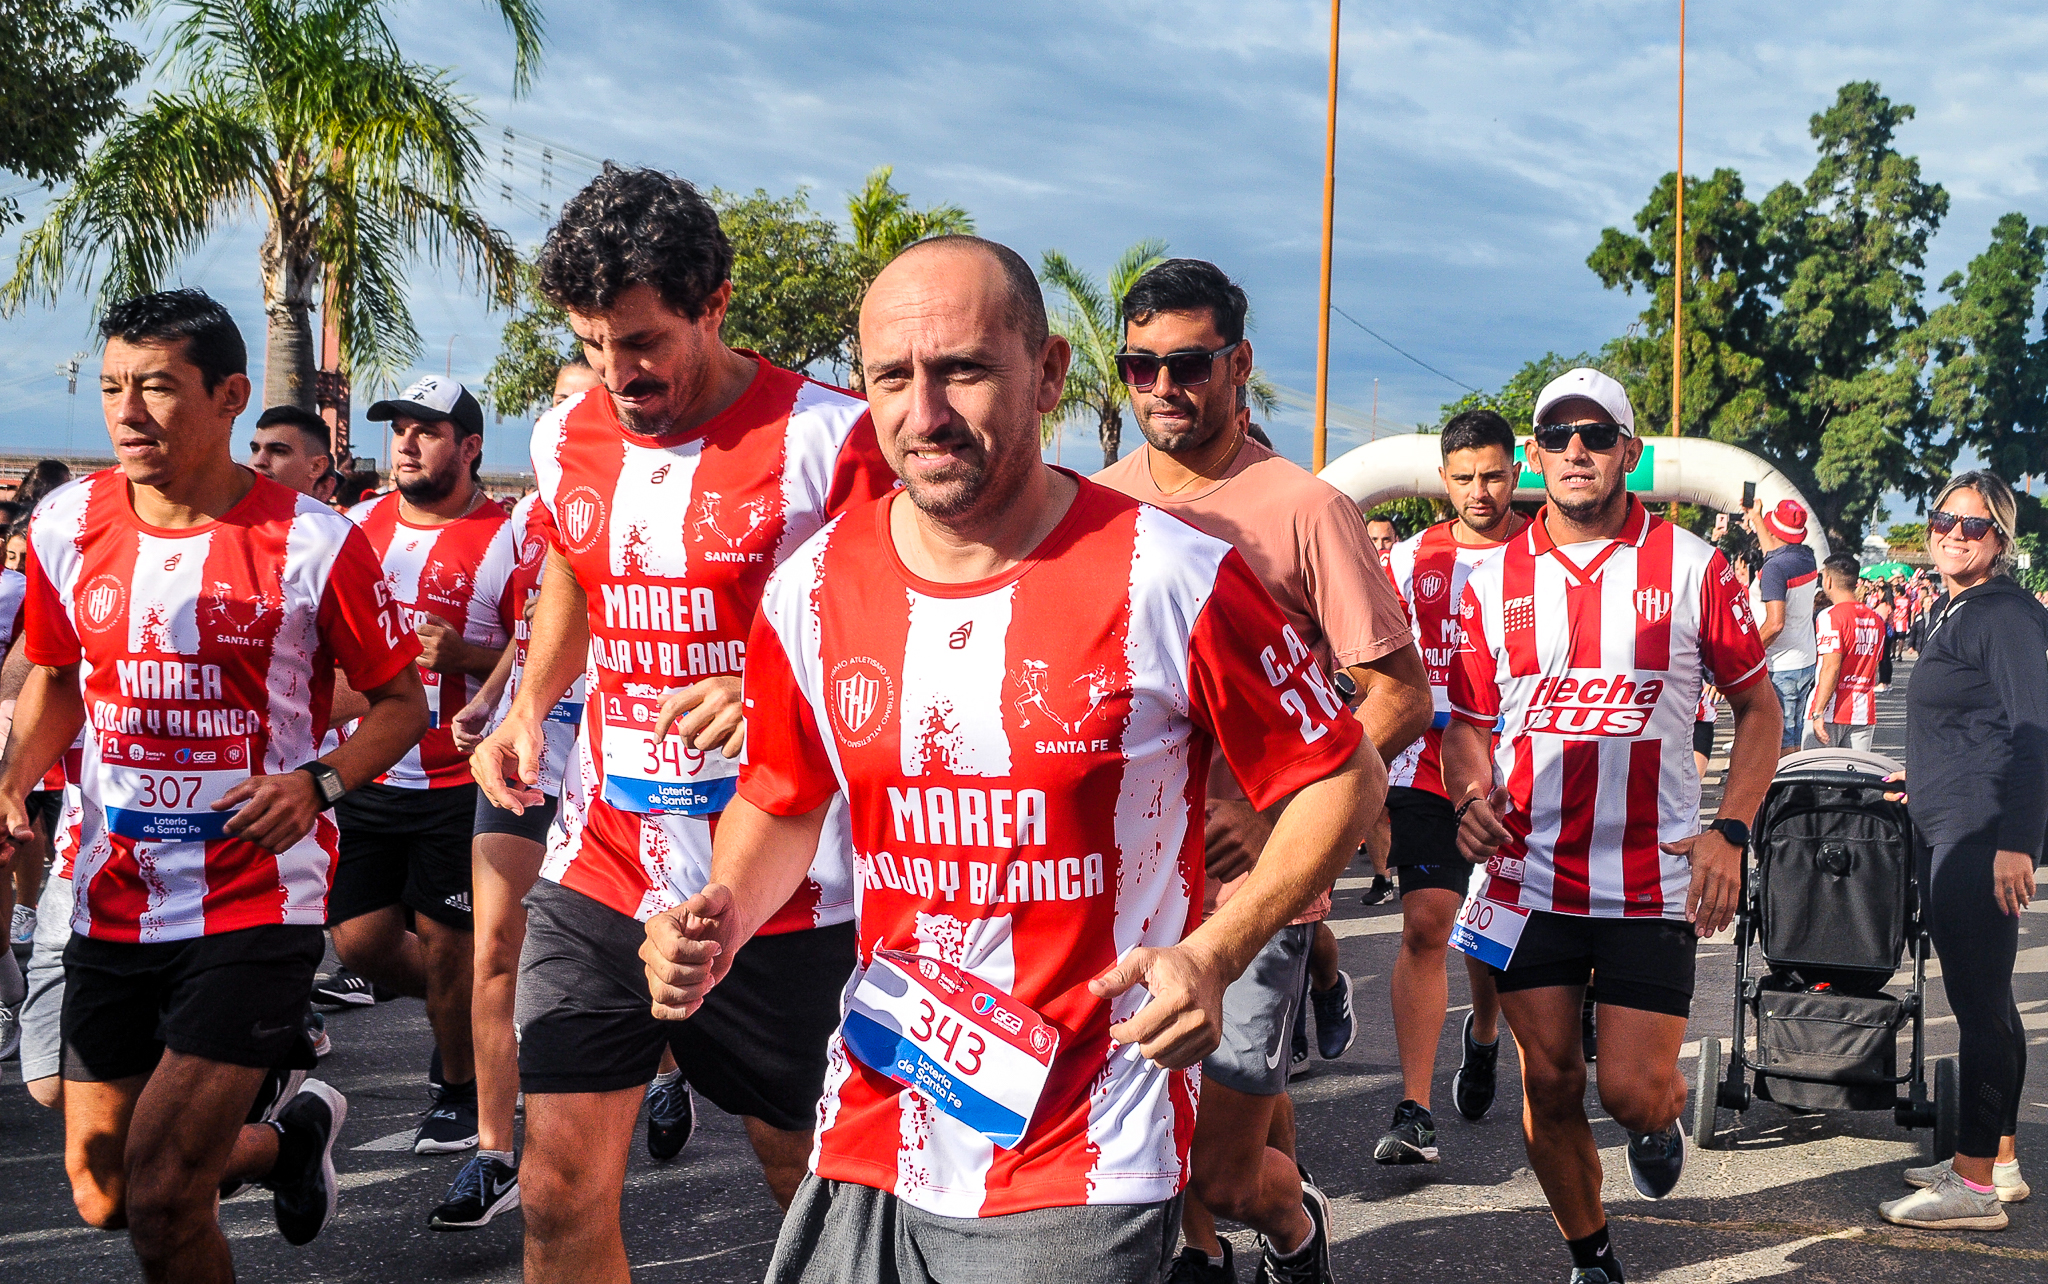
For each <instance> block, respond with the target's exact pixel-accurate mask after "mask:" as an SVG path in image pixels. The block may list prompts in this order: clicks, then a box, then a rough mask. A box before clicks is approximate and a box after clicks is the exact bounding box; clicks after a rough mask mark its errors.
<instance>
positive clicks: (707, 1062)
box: [473, 165, 894, 1284]
mask: <svg viewBox="0 0 2048 1284" xmlns="http://www.w3.org/2000/svg"><path fill="white" fill-rule="evenodd" d="M731 267H732V248H731V246H730V244H729V243H728V242H727V241H726V238H725V234H724V232H723V231H721V230H720V228H719V226H718V216H717V213H716V212H715V211H714V210H713V209H712V208H711V205H710V204H709V202H707V201H706V200H705V199H704V198H703V196H701V195H700V194H699V193H698V192H697V190H696V189H695V188H693V187H691V186H690V185H689V184H688V183H686V182H683V181H682V180H681V179H678V178H674V177H672V176H670V175H667V174H662V173H659V172H657V171H654V170H644V169H643V170H622V169H619V168H617V167H615V166H611V165H607V166H606V167H605V171H604V173H603V174H601V175H600V176H598V177H597V178H595V179H593V180H592V181H591V183H590V184H589V186H587V187H585V188H584V189H583V191H582V192H580V193H579V194H577V196H576V197H574V198H573V199H572V200H570V201H569V202H568V204H566V205H565V206H563V208H562V219H561V222H560V223H559V224H557V225H556V227H555V228H554V230H553V231H552V232H550V233H549V234H548V239H547V243H546V244H545V245H544V246H543V247H542V250H541V256H540V282H541V288H542V290H543V291H545V292H546V294H547V295H548V297H549V298H551V299H552V300H554V301H555V302H556V303H558V304H560V305H561V306H562V307H563V308H564V309H566V310H567V312H568V315H569V323H570V326H571V327H572V328H573V329H574V330H575V332H576V336H577V338H578V339H579V340H580V341H581V342H582V345H583V351H584V353H585V355H586V356H587V357H588V359H589V361H590V365H591V368H592V369H593V370H595V371H596V372H597V375H598V377H599V378H600V379H601V380H602V381H603V383H604V387H605V389H606V391H605V392H604V393H602V394H600V393H596V392H592V393H587V394H585V395H584V396H582V397H579V398H576V399H573V400H571V401H566V402H564V403H563V404H562V406H561V407H560V408H558V409H557V410H555V411H553V412H551V413H549V414H548V415H547V416H546V417H545V418H543V419H542V421H541V423H540V425H539V426H538V427H536V429H535V430H534V436H533V464H534V472H535V476H536V479H537V481H538V484H539V485H538V489H539V494H540V502H541V504H542V505H543V506H544V507H545V509H546V512H547V524H548V528H549V530H550V532H551V534H550V538H551V540H552V547H551V549H550V551H549V553H548V558H547V565H546V569H545V571H544V572H543V575H542V578H541V590H540V600H539V602H538V603H537V605H536V606H535V608H534V614H533V619H532V622H531V629H532V639H531V641H530V643H529V645H528V649H527V658H526V667H525V670H524V672H523V673H522V676H521V679H520V685H519V690H518V691H517V692H516V693H515V695H514V696H513V699H512V704H511V708H510V709H509V710H508V711H507V713H506V715H505V720H504V722H503V724H502V725H501V726H499V728H498V729H497V730H496V731H494V732H493V733H492V734H491V735H490V737H489V738H487V739H486V740H485V741H484V742H483V744H482V745H480V746H478V748H477V750H476V753H475V755H474V757H473V769H474V771H475V773H476V778H477V780H478V781H479V782H481V783H482V785H483V787H484V791H485V794H486V796H488V797H489V798H490V799H491V801H492V802H493V803H494V804H496V805H497V806H499V807H502V808H504V809H506V810H508V811H512V812H518V811H521V810H523V809H525V808H528V807H538V806H542V805H544V798H543V795H542V794H541V791H540V789H539V788H538V785H539V782H540V768H541V761H542V758H543V756H544V752H545V745H546V734H545V727H546V722H547V717H548V713H549V710H551V709H553V708H554V707H555V705H556V703H557V702H558V701H559V700H561V698H562V697H563V695H564V694H565V693H566V692H567V691H568V690H569V688H570V684H571V683H572V682H573V681H574V680H575V678H576V677H577V675H579V674H581V673H584V672H585V668H586V665H587V666H588V669H589V673H590V675H591V679H590V681H591V685H590V690H589V695H588V699H587V700H586V702H585V704H584V710H583V729H582V737H581V740H580V743H579V746H578V750H577V760H576V762H575V764H574V765H573V766H572V767H570V769H569V770H568V772H567V774H566V776H565V778H564V780H563V782H562V797H561V817H560V819H559V820H558V821H557V823H556V825H555V827H554V829H553V830H552V831H551V832H550V835H549V846H548V853H547V856H546V859H545V860H544V861H543V863H542V865H541V870H540V878H539V881H537V882H536V883H535V884H534V886H533V890H532V891H531V892H529V893H528V894H527V897H526V901H525V904H526V909H527V923H526V942H525V945H524V947H523V950H522V952H521V955H520V964H519V982H518V996H517V999H516V1007H515V1012H516V1016H517V1023H518V1029H519V1079H520V1083H521V1085H522V1086H523V1087H524V1089H525V1092H526V1151H525V1154H524V1156H523V1157H522V1163H521V1168H520V1173H519V1182H520V1188H521V1195H520V1198H521V1207H522V1208H523V1210H524V1216H525V1220H526V1278H527V1279H528V1280H529V1281H534V1282H535V1284H539V1282H542V1281H576V1282H577V1284H583V1282H586V1281H616V1280H623V1279H626V1278H627V1273H628V1272H627V1265H626V1250H625V1243H624V1240H623V1239H622V1238H621V1235H620V1230H619V1200H620V1194H621V1191H622V1189H623V1187H624V1182H625V1176H626V1159H627V1153H628V1149H629V1146H630V1142H631V1138H632V1134H633V1123H634V1119H635V1117H636V1116H637V1115H638V1113H639V1111H640V1107H641V1102H642V1099H643V1096H644V1095H645V1092H646V1088H647V1085H648V1082H649V1080H650V1079H651V1078H653V1076H654V1075H655V1073H656V1067H657V1064H658V1063H659V1060H660V1057H661V1052H662V1049H663V1048H664V1047H668V1048H671V1049H672V1050H673V1051H674V1053H675V1059H676V1062H677V1065H678V1066H679V1068H680V1070H681V1077H682V1079H683V1080H685V1081H687V1082H688V1084H689V1086H690V1087H691V1088H692V1089H693V1090H694V1091H695V1092H696V1093H697V1094H698V1095H700V1096H702V1097H704V1098H705V1099H707V1100H708V1101H710V1102H711V1103H712V1104H714V1105H716V1106H718V1107H719V1108H720V1109H721V1110H724V1111H726V1112H728V1113H730V1114H735V1115H739V1116H742V1117H743V1118H744V1119H745V1120H746V1128H747V1137H748V1140H749V1141H751V1142H752V1143H753V1147H754V1151H755V1153H756V1155H758V1156H759V1158H760V1160H761V1167H762V1171H763V1174H764V1175H765V1177H766V1178H767V1182H768V1188H769V1191H770V1193H771V1194H773V1195H774V1197H775V1199H776V1200H777V1202H778V1203H780V1204H783V1205H784V1206H786V1205H787V1203H788V1201H789V1199H790V1198H791V1196H792V1195H793V1194H794V1193H795V1190H796V1187H797V1183H798V1182H799V1181H801V1180H802V1178H803V1166H804V1157H805V1155H806V1154H808V1152H809V1150H810V1145H811V1133H812V1128H813V1124H814V1120H815V1117H816V1110H817V1103H818V1097H819V1094H820V1092H821V1091H822V1089H823V1085H824V1081H825V1043H826V1039H827V1038H828V1037H829V1035H830V1034H831V1031H832V1028H833V1025H834V1023H835V1022H836V1021H837V1020H838V1016H839V997H840V992H841V990H842V989H843V988H844V986H845V983H846V978H847V975H848V973H849V972H850V971H851V970H852V968H853V960H854V940H853V929H852V926H851V919H852V917H853V887H852V883H851V875H850V872H849V868H848V864H849V853H848V851H847V847H846V829H845V822H844V819H843V813H842V812H840V811H835V812H834V817H835V818H834V819H833V820H832V822H831V823H829V824H827V825H826V826H825V827H824V830H823V833H822V835H817V834H814V835H813V842H812V844H811V846H809V847H807V848H806V849H805V864H806V865H808V866H809V867H810V873H809V876H808V877H806V878H803V879H801V880H799V882H798V884H797V885H795V886H793V887H791V888H790V889H788V890H787V892H786V894H785V895H784V897H783V899H782V900H781V901H780V902H778V905H777V907H776V913H775V914H774V916H773V921H772V922H770V923H769V924H768V925H767V927H766V929H765V933H766V934H764V935H763V936H762V937H761V938H760V939H759V940H757V941H756V942H755V947H754V949H753V951H752V952H750V955H749V957H748V959H747V960H746V961H745V962H744V963H743V964H742V965H741V966H740V968H739V969H737V970H736V971H735V972H734V973H733V976H732V978H731V983H730V985H729V986H728V988H727V989H726V990H724V991H722V992H721V993H720V995H719V996H718V998H717V999H716V1000H714V1001H713V1002H711V1003H709V1004H707V1005H706V1006H705V1007H704V1009H703V1010H702V1011H700V1012H698V1013H697V1015H696V1016H695V1017H693V1018H692V1019H691V1020H689V1021H687V1022H684V1023H682V1024H680V1025H671V1024H669V1023H667V1022H663V1021H659V1020H656V1019H655V1018H654V1016H653V1014H652V1013H651V1012H649V1010H648V1004H647V982H646V978H645V976H644V974H643V973H642V970H641V966H640V962H639V958H638V953H639V948H640V944H641V942H642V941H643V940H644V939H645V933H644V931H643V930H642V928H641V926H640V923H641V921H642V920H644V919H646V918H647V917H648V916H650V915H653V914H656V913H658V912H660V911H661V910H663V909H665V908H667V907H669V906H672V905H675V904H677V903H679V902H681V901H683V900H686V899H688V898H689V897H690V896H692V895H694V894H696V893H697V892H698V891H699V890H700V889H701V888H702V887H703V886H704V883H705V881H706V879H707V878H708V876H709V873H710V865H711V833H712V828H713V826H714V825H716V824H717V823H718V822H719V816H720V814H721V813H722V812H723V811H724V810H725V808H726V805H727V803H728V802H729V801H730V800H731V798H732V796H733V788H734V784H735V777H736V774H737V772H738V769H739V764H738V761H737V759H738V757H739V754H740V752H741V749H742V746H743V745H744V744H745V743H746V737H747V735H748V731H749V721H748V719H747V718H746V716H745V714H744V710H743V708H742V706H741V704H740V691H739V688H740V678H739V674H740V670H741V668H742V666H743V665H744V664H745V663H746V662H747V659H748V650H747V646H748V644H747V638H748V630H749V628H750V627H751V626H752V624H753V620H754V615H755V612H756V610H757V608H758V607H759V604H760V600H761V591H762V588H763V586H764V585H765V584H766V583H767V580H768V575H769V572H770V571H772V570H773V569H774V568H775V566H776V564H777V563H778V562H780V561H781V560H782V559H783V558H785V557H787V556H789V555H790V553H791V552H792V551H794V550H795V549H796V547H797V546H798V545H799V544H801V543H802V542H803V541H804V540H805V539H806V538H808V537H809V536H810V535H811V534H813V533H814V532H816V531H817V530H818V528H819V527H821V526H823V525H824V524H825V522H826V520H827V519H828V518H829V517H830V516H831V514H833V513H835V512H837V511H838V510H840V509H841V508H843V507H845V506H846V505H847V504H849V503H852V502H856V501H859V500H864V499H870V498H874V497H875V496H878V495H880V494H881V493H883V492H884V491H885V490H887V489H888V488H889V487H890V485H891V484H893V482H894V478H893V477H892V476H891V474H890V473H889V471H888V466H887V464H885V463H884V462H883V460H882V457H881V453H880V451H879V450H878V449H877V448H876V445H875V438H874V428H873V426H872V424H871V423H870V422H869V420H868V416H867V408H866V406H865V405H864V404H863V403H862V402H861V400H860V399H859V398H857V397H854V396H852V395H851V394H848V393H846V392H842V391H840V390H838V389H835V388H828V387H826V386H825V385H823V384H819V383H815V382H813V381H812V380H809V379H806V378H805V377H803V376H802V375H799V374H796V373H794V372H792V371H788V370H781V369H778V368H776V367H775V366H773V365H771V364H770V363H769V362H767V361H765V360H763V359H762V358H760V357H758V356H755V355H754V354H752V353H748V352H741V351H736V350H734V349H732V348H729V347H727V346H726V345H725V343H724V341H723V340H722V339H721V338H720V337H719V328H720V326H721V325H722V324H723V323H724V320H725V311H726V306H727V304H728V303H729V302H730V300H731V298H732V282H731V280H730V279H729V277H730V272H731Z"/></svg>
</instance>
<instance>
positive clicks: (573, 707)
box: [547, 700, 583, 727]
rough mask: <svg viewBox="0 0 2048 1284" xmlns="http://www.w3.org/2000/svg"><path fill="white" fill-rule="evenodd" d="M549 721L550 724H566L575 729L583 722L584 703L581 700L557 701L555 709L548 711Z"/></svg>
mask: <svg viewBox="0 0 2048 1284" xmlns="http://www.w3.org/2000/svg"><path fill="white" fill-rule="evenodd" d="M547 720H548V721H549V722H566V723H568V724H569V725H570V726H572V727H573V726H575V725H576V724H577V723H579V722H581V721H583V702H582V701H581V700H557V701H555V707H554V708H552V709H550V710H548V717H547Z"/></svg>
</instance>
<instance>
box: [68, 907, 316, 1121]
mask: <svg viewBox="0 0 2048 1284" xmlns="http://www.w3.org/2000/svg"><path fill="white" fill-rule="evenodd" d="M325 950H326V941H325V940H324V939H323V938H322V936H321V933H320V929H319V928H317V927H313V926H310V925H307V924H286V923H268V924H265V925H264V926H262V927H245V928H243V929H241V930H240V931H235V932H222V933H220V934H218V935H216V936H199V937H194V938H192V939H190V940H184V941H145V942H142V943H139V944H136V943H131V942H127V941H101V940H95V939H93V938H92V937H89V936H80V935H76V934H74V935H73V936H72V938H71V940H70V942H69V943H68V944H67V945H65V947H64V1015H63V1017H62V1018H61V1023H62V1029H63V1033H64V1063H63V1075H64V1077H65V1078H66V1079H72V1080H76V1081H79V1082H83V1083H105V1082H107V1081H109V1080H113V1079H126V1078H128V1077H129V1076H130V1075H138V1074H147V1073H148V1072H149V1071H151V1070H153V1069H155V1068H156V1063H157V1061H158V1060H159V1059H160V1058H161V1057H162V1056H163V1054H164V1049H165V1048H169V1049H171V1050H172V1051H173V1052H182V1053H184V1054H186V1055H187V1056H194V1057H205V1058H206V1059H207V1060H209V1061H221V1062H225V1063H227V1064H228V1065H233V1066H258V1067H262V1068H264V1069H270V1068H272V1067H276V1068H279V1069H285V1070H311V1069H312V1068H313V1065H314V1057H313V1045H312V1043H311V1041H309V1040H308V1039H307V1037H306V1013H307V1012H308V1011H310V1010H311V1007H312V1002H311V1000H312V992H313V973H314V969H316V968H318V967H319V966H320V956H321V955H322V953H324V952H325Z"/></svg>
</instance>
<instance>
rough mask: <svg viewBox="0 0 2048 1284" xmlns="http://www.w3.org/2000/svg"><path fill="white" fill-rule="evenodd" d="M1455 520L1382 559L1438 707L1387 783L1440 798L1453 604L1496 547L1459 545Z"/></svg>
mask: <svg viewBox="0 0 2048 1284" xmlns="http://www.w3.org/2000/svg"><path fill="white" fill-rule="evenodd" d="M1456 525H1457V519H1456V518H1452V519H1451V520H1450V521H1448V522H1438V523H1437V524H1436V525H1434V526H1431V527H1428V528H1427V529H1425V530H1423V531H1422V532H1421V533H1420V534H1418V535H1413V536H1410V537H1409V538H1407V539H1404V540H1402V541H1401V542H1400V543H1398V544H1396V545H1394V546H1393V547H1392V548H1390V549H1388V550H1387V551H1386V554H1385V555H1384V556H1383V557H1381V559H1380V562H1381V564H1382V565H1384V566H1385V567H1386V568H1387V574H1388V575H1390V576H1392V577H1393V579H1394V589H1395V591H1396V592H1398V593H1400V595H1401V602H1402V604H1403V605H1405V606H1406V607H1407V608H1408V623H1409V626H1410V627H1411V628H1413V629H1414V630H1415V644H1416V645H1417V646H1418V647H1420V648H1421V649H1422V664H1423V667H1424V668H1426V669H1427V670H1429V694H1430V698H1431V699H1432V700H1433V701H1434V702H1435V704H1436V712H1435V715H1434V716H1433V717H1432V718H1431V719H1430V723H1429V730H1427V731H1425V732H1423V733H1422V734H1421V735H1420V736H1418V737H1417V738H1416V740H1415V743H1414V744H1411V745H1409V746H1408V747H1407V748H1406V749H1403V750H1402V751H1401V752H1400V753H1399V754H1398V755H1396V756H1395V758H1394V760H1393V761H1392V762H1390V763H1388V764H1387V783H1388V784H1389V785H1407V786H1410V787H1411V788H1415V789H1427V790H1428V791H1429V792H1430V793H1433V794H1436V795H1437V796H1438V797H1442V796H1443V792H1444V764H1443V744H1444V728H1445V727H1446V726H1447V725H1449V723H1450V720H1451V692H1450V685H1449V684H1450V680H1451V658H1452V657H1453V656H1455V655H1456V654H1457V651H1458V612H1457V604H1458V602H1459V601H1460V599H1462V598H1463V596H1464V593H1465V577H1466V576H1468V575H1470V574H1471V573H1472V568H1473V567H1475V566H1477V565H1479V563H1480V562H1482V561H1484V560H1485V559H1486V555H1487V554H1488V553H1491V552H1492V551H1493V550H1494V549H1497V548H1499V547H1500V545H1499V544H1460V543H1459V542H1458V540H1457V536H1456V535H1455V534H1454V532H1453V530H1452V528H1453V527H1454V526H1456Z"/></svg>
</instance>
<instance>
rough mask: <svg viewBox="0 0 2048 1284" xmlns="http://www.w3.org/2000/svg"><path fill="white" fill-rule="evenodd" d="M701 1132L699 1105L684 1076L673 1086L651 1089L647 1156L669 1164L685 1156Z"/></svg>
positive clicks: (648, 1089)
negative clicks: (685, 1152)
mask: <svg viewBox="0 0 2048 1284" xmlns="http://www.w3.org/2000/svg"><path fill="white" fill-rule="evenodd" d="M696 1130H697V1102H696V1099H695V1098H693V1097H692V1096H690V1085H689V1084H687V1083H684V1082H683V1077H682V1076H681V1075H677V1076H676V1081H675V1082H674V1083H670V1084H661V1083H650V1084H648V1085H647V1153H648V1154H650V1155H653V1156H654V1157H655V1158H656V1159H661V1160H669V1159H674V1158H675V1157H676V1156H677V1155H680V1154H682V1153H683V1147H684V1146H686V1145H688V1144H689V1143H690V1134H691V1133H693V1132H695V1131H696Z"/></svg>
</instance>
